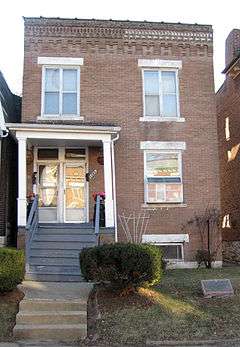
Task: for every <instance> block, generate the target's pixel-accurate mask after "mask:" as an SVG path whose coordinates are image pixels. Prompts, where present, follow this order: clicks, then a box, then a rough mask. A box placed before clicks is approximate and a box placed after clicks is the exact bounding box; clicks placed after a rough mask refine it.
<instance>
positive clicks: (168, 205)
mask: <svg viewBox="0 0 240 347" xmlns="http://www.w3.org/2000/svg"><path fill="white" fill-rule="evenodd" d="M141 207H143V208H151V209H152V208H173V207H174V208H176V207H187V204H184V203H183V202H179V203H161V202H159V203H157V202H156V203H152V202H145V203H144V204H142V205H141Z"/></svg>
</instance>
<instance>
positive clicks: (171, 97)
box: [144, 70, 178, 117]
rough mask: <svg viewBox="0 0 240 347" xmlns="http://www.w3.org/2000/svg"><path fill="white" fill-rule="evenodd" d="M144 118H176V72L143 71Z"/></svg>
mask: <svg viewBox="0 0 240 347" xmlns="http://www.w3.org/2000/svg"><path fill="white" fill-rule="evenodd" d="M144 99H145V100H144V102H145V116H151V117H153V116H161V117H178V106H177V103H178V99H177V85H176V71H161V70H145V71H144Z"/></svg>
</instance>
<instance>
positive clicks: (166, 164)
mask: <svg viewBox="0 0 240 347" xmlns="http://www.w3.org/2000/svg"><path fill="white" fill-rule="evenodd" d="M145 156H146V157H145V158H146V162H145V185H146V199H147V202H152V203H153V202H167V203H171V202H175V203H176V202H181V201H182V177H181V157H180V153H177V152H176V153H166V152H146V154H145Z"/></svg>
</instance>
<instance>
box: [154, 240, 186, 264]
mask: <svg viewBox="0 0 240 347" xmlns="http://www.w3.org/2000/svg"><path fill="white" fill-rule="evenodd" d="M157 246H158V247H159V248H160V249H161V251H162V254H163V259H165V260H183V244H171V243H169V244H157Z"/></svg>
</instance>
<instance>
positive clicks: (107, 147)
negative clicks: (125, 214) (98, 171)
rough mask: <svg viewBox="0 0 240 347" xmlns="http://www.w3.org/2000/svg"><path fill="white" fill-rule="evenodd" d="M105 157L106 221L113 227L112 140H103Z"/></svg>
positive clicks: (107, 224)
mask: <svg viewBox="0 0 240 347" xmlns="http://www.w3.org/2000/svg"><path fill="white" fill-rule="evenodd" d="M103 158H104V189H105V194H106V199H105V223H106V227H113V226H114V206H113V180H112V158H111V140H108V141H103Z"/></svg>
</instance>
